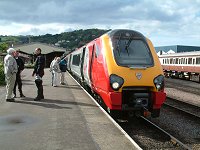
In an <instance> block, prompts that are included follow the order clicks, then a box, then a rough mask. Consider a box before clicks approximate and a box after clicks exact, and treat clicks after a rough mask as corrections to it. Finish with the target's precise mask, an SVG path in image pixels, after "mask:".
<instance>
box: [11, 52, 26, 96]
mask: <svg viewBox="0 0 200 150" xmlns="http://www.w3.org/2000/svg"><path fill="white" fill-rule="evenodd" d="M15 60H16V62H17V66H18V71H17V74H16V81H15V85H14V89H13V94H14V98H16V87H17V85H18V90H19V94H20V97H25V96H24V94H23V92H22V79H21V72H22V71H23V70H24V61H23V60H22V59H21V58H20V57H19V50H17V51H16V53H15Z"/></svg>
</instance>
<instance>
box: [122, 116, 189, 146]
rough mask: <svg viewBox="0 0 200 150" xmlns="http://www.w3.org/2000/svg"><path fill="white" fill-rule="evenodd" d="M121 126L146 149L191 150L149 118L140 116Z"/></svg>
mask: <svg viewBox="0 0 200 150" xmlns="http://www.w3.org/2000/svg"><path fill="white" fill-rule="evenodd" d="M119 124H120V126H121V127H122V128H123V129H124V130H125V131H126V132H127V133H128V134H129V136H130V137H131V138H132V139H133V140H134V141H136V142H137V143H138V145H139V146H140V147H141V148H142V149H144V150H146V149H173V150H184V149H185V150H191V149H192V148H190V147H189V146H188V145H186V144H184V143H183V142H181V141H180V140H178V139H177V138H175V137H174V136H172V135H171V134H170V133H169V132H167V131H165V130H164V129H162V128H161V127H159V126H158V125H156V124H155V123H153V122H152V121H150V120H149V119H147V118H144V117H142V116H140V117H139V118H132V119H131V121H129V122H128V123H127V122H126V123H119Z"/></svg>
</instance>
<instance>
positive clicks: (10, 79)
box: [4, 48, 18, 102]
mask: <svg viewBox="0 0 200 150" xmlns="http://www.w3.org/2000/svg"><path fill="white" fill-rule="evenodd" d="M14 56H15V50H14V49H13V48H9V49H8V50H7V55H6V56H5V58H4V74H5V79H6V101H7V102H14V101H15V99H14V98H12V92H13V89H14V85H15V80H16V73H17V71H18V68H17V62H16V60H15V58H14Z"/></svg>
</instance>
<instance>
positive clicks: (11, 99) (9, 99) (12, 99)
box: [6, 98, 15, 102]
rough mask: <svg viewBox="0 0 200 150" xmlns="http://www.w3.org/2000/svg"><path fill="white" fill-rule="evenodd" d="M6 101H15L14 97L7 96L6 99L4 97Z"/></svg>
mask: <svg viewBox="0 0 200 150" xmlns="http://www.w3.org/2000/svg"><path fill="white" fill-rule="evenodd" d="M6 102H15V99H14V98H8V99H6Z"/></svg>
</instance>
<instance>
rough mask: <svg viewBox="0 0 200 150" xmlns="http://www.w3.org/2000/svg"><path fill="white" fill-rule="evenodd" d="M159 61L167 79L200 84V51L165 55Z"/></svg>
mask: <svg viewBox="0 0 200 150" xmlns="http://www.w3.org/2000/svg"><path fill="white" fill-rule="evenodd" d="M159 59H160V62H161V65H162V67H163V70H164V73H165V76H166V77H176V78H185V79H189V80H193V81H197V82H200V51H193V52H182V53H174V54H163V55H160V56H159Z"/></svg>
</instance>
